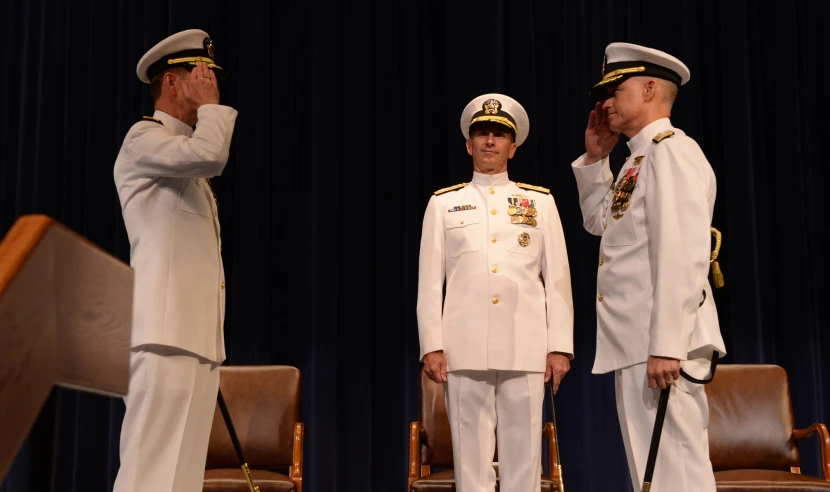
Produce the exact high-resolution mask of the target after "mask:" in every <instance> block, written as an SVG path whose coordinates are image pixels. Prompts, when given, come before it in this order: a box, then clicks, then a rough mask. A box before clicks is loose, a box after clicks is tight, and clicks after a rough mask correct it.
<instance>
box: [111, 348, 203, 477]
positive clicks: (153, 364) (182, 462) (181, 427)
mask: <svg viewBox="0 0 830 492" xmlns="http://www.w3.org/2000/svg"><path fill="white" fill-rule="evenodd" d="M145 347H148V346H145ZM184 354H188V355H184ZM218 391H219V364H218V363H216V362H212V361H209V360H207V359H203V358H201V357H198V356H196V355H195V354H191V353H189V352H185V351H182V350H180V349H176V348H174V347H164V346H157V345H154V346H152V348H147V349H145V350H140V351H135V352H133V353H132V354H131V356H130V387H129V392H128V394H127V396H126V397H125V398H124V401H125V403H126V405H127V412H126V414H125V415H124V423H123V425H122V427H121V468H120V469H119V470H118V477H117V478H116V480H115V487H114V489H113V492H201V490H202V483H203V481H204V477H205V461H206V460H207V448H208V440H209V438H210V429H211V425H212V422H213V412H214V409H215V408H216V397H217V393H218Z"/></svg>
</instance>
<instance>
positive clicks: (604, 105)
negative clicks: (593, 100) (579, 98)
mask: <svg viewBox="0 0 830 492" xmlns="http://www.w3.org/2000/svg"><path fill="white" fill-rule="evenodd" d="M613 100H614V98H613V97H609V98H608V99H606V100H604V101H602V108H603V109H605V110H608V109H611V103H612V102H613Z"/></svg>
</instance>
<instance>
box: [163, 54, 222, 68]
mask: <svg viewBox="0 0 830 492" xmlns="http://www.w3.org/2000/svg"><path fill="white" fill-rule="evenodd" d="M199 62H202V63H207V66H208V67H210V68H219V69H222V67H220V66H219V65H217V64H216V62H214V61H213V60H211V59H210V58H207V57H205V56H188V57H185V58H171V59H169V60H167V64H168V65H178V64H179V63H189V64H191V65H193V66H196V64H197V63H199Z"/></svg>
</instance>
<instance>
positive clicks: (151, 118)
mask: <svg viewBox="0 0 830 492" xmlns="http://www.w3.org/2000/svg"><path fill="white" fill-rule="evenodd" d="M141 118H142V119H144V120H145V121H154V122H156V123H158V124H159V125H161V126H164V123H162V122H161V120H157V119H155V118H153V117H152V116H142V117H141Z"/></svg>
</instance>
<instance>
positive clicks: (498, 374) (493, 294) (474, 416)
mask: <svg viewBox="0 0 830 492" xmlns="http://www.w3.org/2000/svg"><path fill="white" fill-rule="evenodd" d="M528 130H529V121H528V118H527V114H526V112H525V110H524V108H522V106H521V105H520V104H519V103H518V102H516V101H515V100H513V99H512V98H510V97H508V96H505V95H503V94H485V95H482V96H479V97H477V98H475V99H474V100H473V101H471V102H470V103H469V104H468V105H467V107H466V108H465V109H464V111H463V113H462V115H461V132H462V134H463V135H464V137H465V138H466V139H467V143H466V145H467V153H468V154H469V155H470V156H471V157H472V161H473V170H474V172H473V176H472V181H471V182H470V183H462V184H460V185H455V186H451V187H449V188H445V189H442V190H438V191H436V192H435V194H434V196H432V197H431V198H430V200H429V204H428V205H427V209H426V213H425V215H424V221H423V231H422V235H421V249H420V264H419V278H418V306H417V313H418V333H419V336H420V342H421V358H422V359H423V362H424V371H425V372H426V374H427V375H428V376H429V377H430V378H431V379H432V380H433V381H435V382H437V383H445V386H444V392H445V396H446V401H447V412H448V415H449V420H450V428H451V432H452V443H453V460H454V465H455V480H456V488H457V490H458V491H459V492H493V491H494V490H495V485H496V475H495V471H494V469H493V466H492V461H493V454H494V451H495V447H496V434H497V435H498V448H499V449H498V456H499V482H500V490H502V491H503V492H532V491H538V490H540V487H541V485H540V478H541V429H542V403H543V397H544V382H545V381H547V380H548V379H549V378H550V377H553V379H554V385H555V386H556V388H557V389H558V386H559V383H560V381H561V379H562V378H563V377H564V376H565V374H566V373H567V372H568V369H569V368H570V360H571V359H572V354H573V304H572V300H571V279H570V270H569V267H568V255H567V251H566V249H565V239H564V236H563V233H562V224H561V222H560V220H559V212H558V211H557V209H556V204H555V203H554V200H553V197H552V196H551V195H550V192H549V190H547V189H545V188H542V187H538V186H532V185H526V184H522V183H515V182H513V181H510V179H509V178H508V176H507V164H508V161H509V159H510V158H512V157H513V155H514V154H515V152H516V149H517V148H518V146H520V145H521V144H522V143H523V142H524V141H525V139H526V138H527V135H528ZM445 284H446V296H444V294H443V289H444V286H445Z"/></svg>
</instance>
